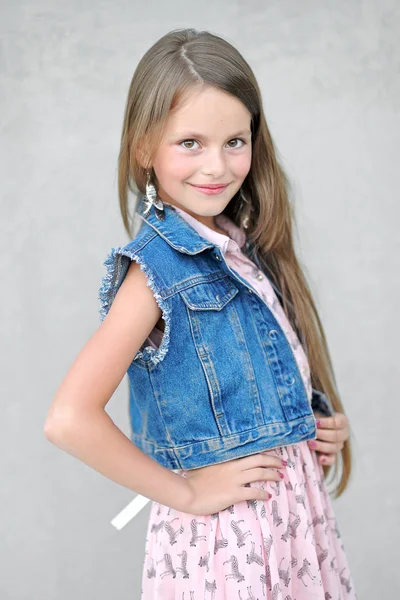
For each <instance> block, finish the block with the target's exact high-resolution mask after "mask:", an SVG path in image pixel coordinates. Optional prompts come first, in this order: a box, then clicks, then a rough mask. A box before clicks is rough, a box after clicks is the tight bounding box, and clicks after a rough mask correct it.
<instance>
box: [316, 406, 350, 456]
mask: <svg viewBox="0 0 400 600" xmlns="http://www.w3.org/2000/svg"><path fill="white" fill-rule="evenodd" d="M315 416H316V418H317V420H318V421H320V425H318V426H317V439H316V440H309V441H308V445H309V447H310V448H311V449H312V450H315V451H316V452H318V453H319V457H318V462H319V463H321V464H323V465H333V463H334V462H336V454H338V452H340V451H341V450H342V448H343V446H344V442H345V441H346V440H347V439H348V438H349V435H350V431H349V420H348V418H347V417H346V415H345V414H344V413H340V412H337V413H335V414H334V415H332V416H331V417H322V416H321V417H320V416H319V415H318V413H317V411H316V412H315ZM318 440H321V441H318Z"/></svg>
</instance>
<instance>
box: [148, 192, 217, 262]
mask: <svg viewBox="0 0 400 600" xmlns="http://www.w3.org/2000/svg"><path fill="white" fill-rule="evenodd" d="M143 200H144V199H143V197H142V198H140V201H139V203H138V206H137V208H136V212H137V213H138V214H139V215H140V217H141V218H142V219H143V221H145V222H146V223H147V224H148V225H150V227H152V228H153V229H155V230H156V231H157V233H158V234H159V235H160V236H161V237H162V238H163V239H164V240H165V241H166V242H168V244H169V245H170V246H172V247H173V248H175V250H178V252H183V253H185V254H198V253H199V252H202V251H203V250H205V249H206V248H215V247H216V244H213V243H212V242H210V241H209V240H206V239H205V238H204V237H202V236H201V235H200V234H199V233H198V232H197V231H196V230H195V229H194V228H193V227H192V226H191V225H189V223H188V222H187V221H185V219H184V218H183V217H182V216H181V215H180V214H179V213H178V212H177V211H176V210H175V207H174V206H172V204H167V203H166V202H164V220H160V219H159V218H158V217H157V216H156V214H155V210H154V206H152V207H151V208H150V212H149V213H148V214H147V216H146V217H145V216H144V215H143V211H144V209H145V206H144V202H143Z"/></svg>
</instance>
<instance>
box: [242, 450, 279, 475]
mask: <svg viewBox="0 0 400 600" xmlns="http://www.w3.org/2000/svg"><path fill="white" fill-rule="evenodd" d="M235 462H236V463H238V464H239V466H240V468H241V470H242V471H246V470H247V469H254V468H255V467H275V468H277V469H280V468H281V467H282V466H286V461H283V460H282V459H280V458H278V457H277V456H272V455H271V454H264V453H262V452H261V453H259V454H252V455H251V456H244V457H243V458H238V459H236V460H235Z"/></svg>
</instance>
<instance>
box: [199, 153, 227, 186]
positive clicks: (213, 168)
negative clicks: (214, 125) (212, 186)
mask: <svg viewBox="0 0 400 600" xmlns="http://www.w3.org/2000/svg"><path fill="white" fill-rule="evenodd" d="M201 171H202V174H203V175H209V176H210V175H211V176H212V177H214V179H219V178H221V177H223V176H224V175H225V173H226V159H225V156H224V152H223V151H222V150H220V149H218V148H216V149H215V150H212V149H210V150H209V151H208V152H207V153H206V155H205V156H204V160H203V166H202V169H201Z"/></svg>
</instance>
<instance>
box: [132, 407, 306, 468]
mask: <svg viewBox="0 0 400 600" xmlns="http://www.w3.org/2000/svg"><path fill="white" fill-rule="evenodd" d="M311 439H316V420H315V417H314V414H311V415H307V416H303V417H300V418H299V419H294V420H292V421H290V422H283V423H272V424H269V425H263V426H260V427H255V428H253V429H250V430H247V431H245V432H242V433H237V434H234V435H230V436H218V437H215V438H210V439H207V440H203V441H200V442H194V443H190V444H186V445H185V446H170V447H169V448H160V447H158V446H157V445H156V444H155V443H154V442H149V441H147V440H143V437H141V436H140V435H137V434H132V435H131V441H132V442H133V443H134V444H135V445H136V446H138V448H139V449H141V450H142V451H143V452H144V453H145V454H147V455H149V456H150V457H151V458H153V459H154V460H156V461H157V462H158V463H159V464H161V465H162V466H164V467H166V468H168V469H172V470H175V469H185V470H190V469H197V468H200V467H206V466H209V465H212V464H217V463H222V462H226V461H229V460H234V459H236V458H243V457H245V456H249V455H251V454H256V453H259V452H263V451H266V450H271V449H273V448H277V447H279V446H290V445H292V444H296V443H298V442H300V441H303V440H311Z"/></svg>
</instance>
